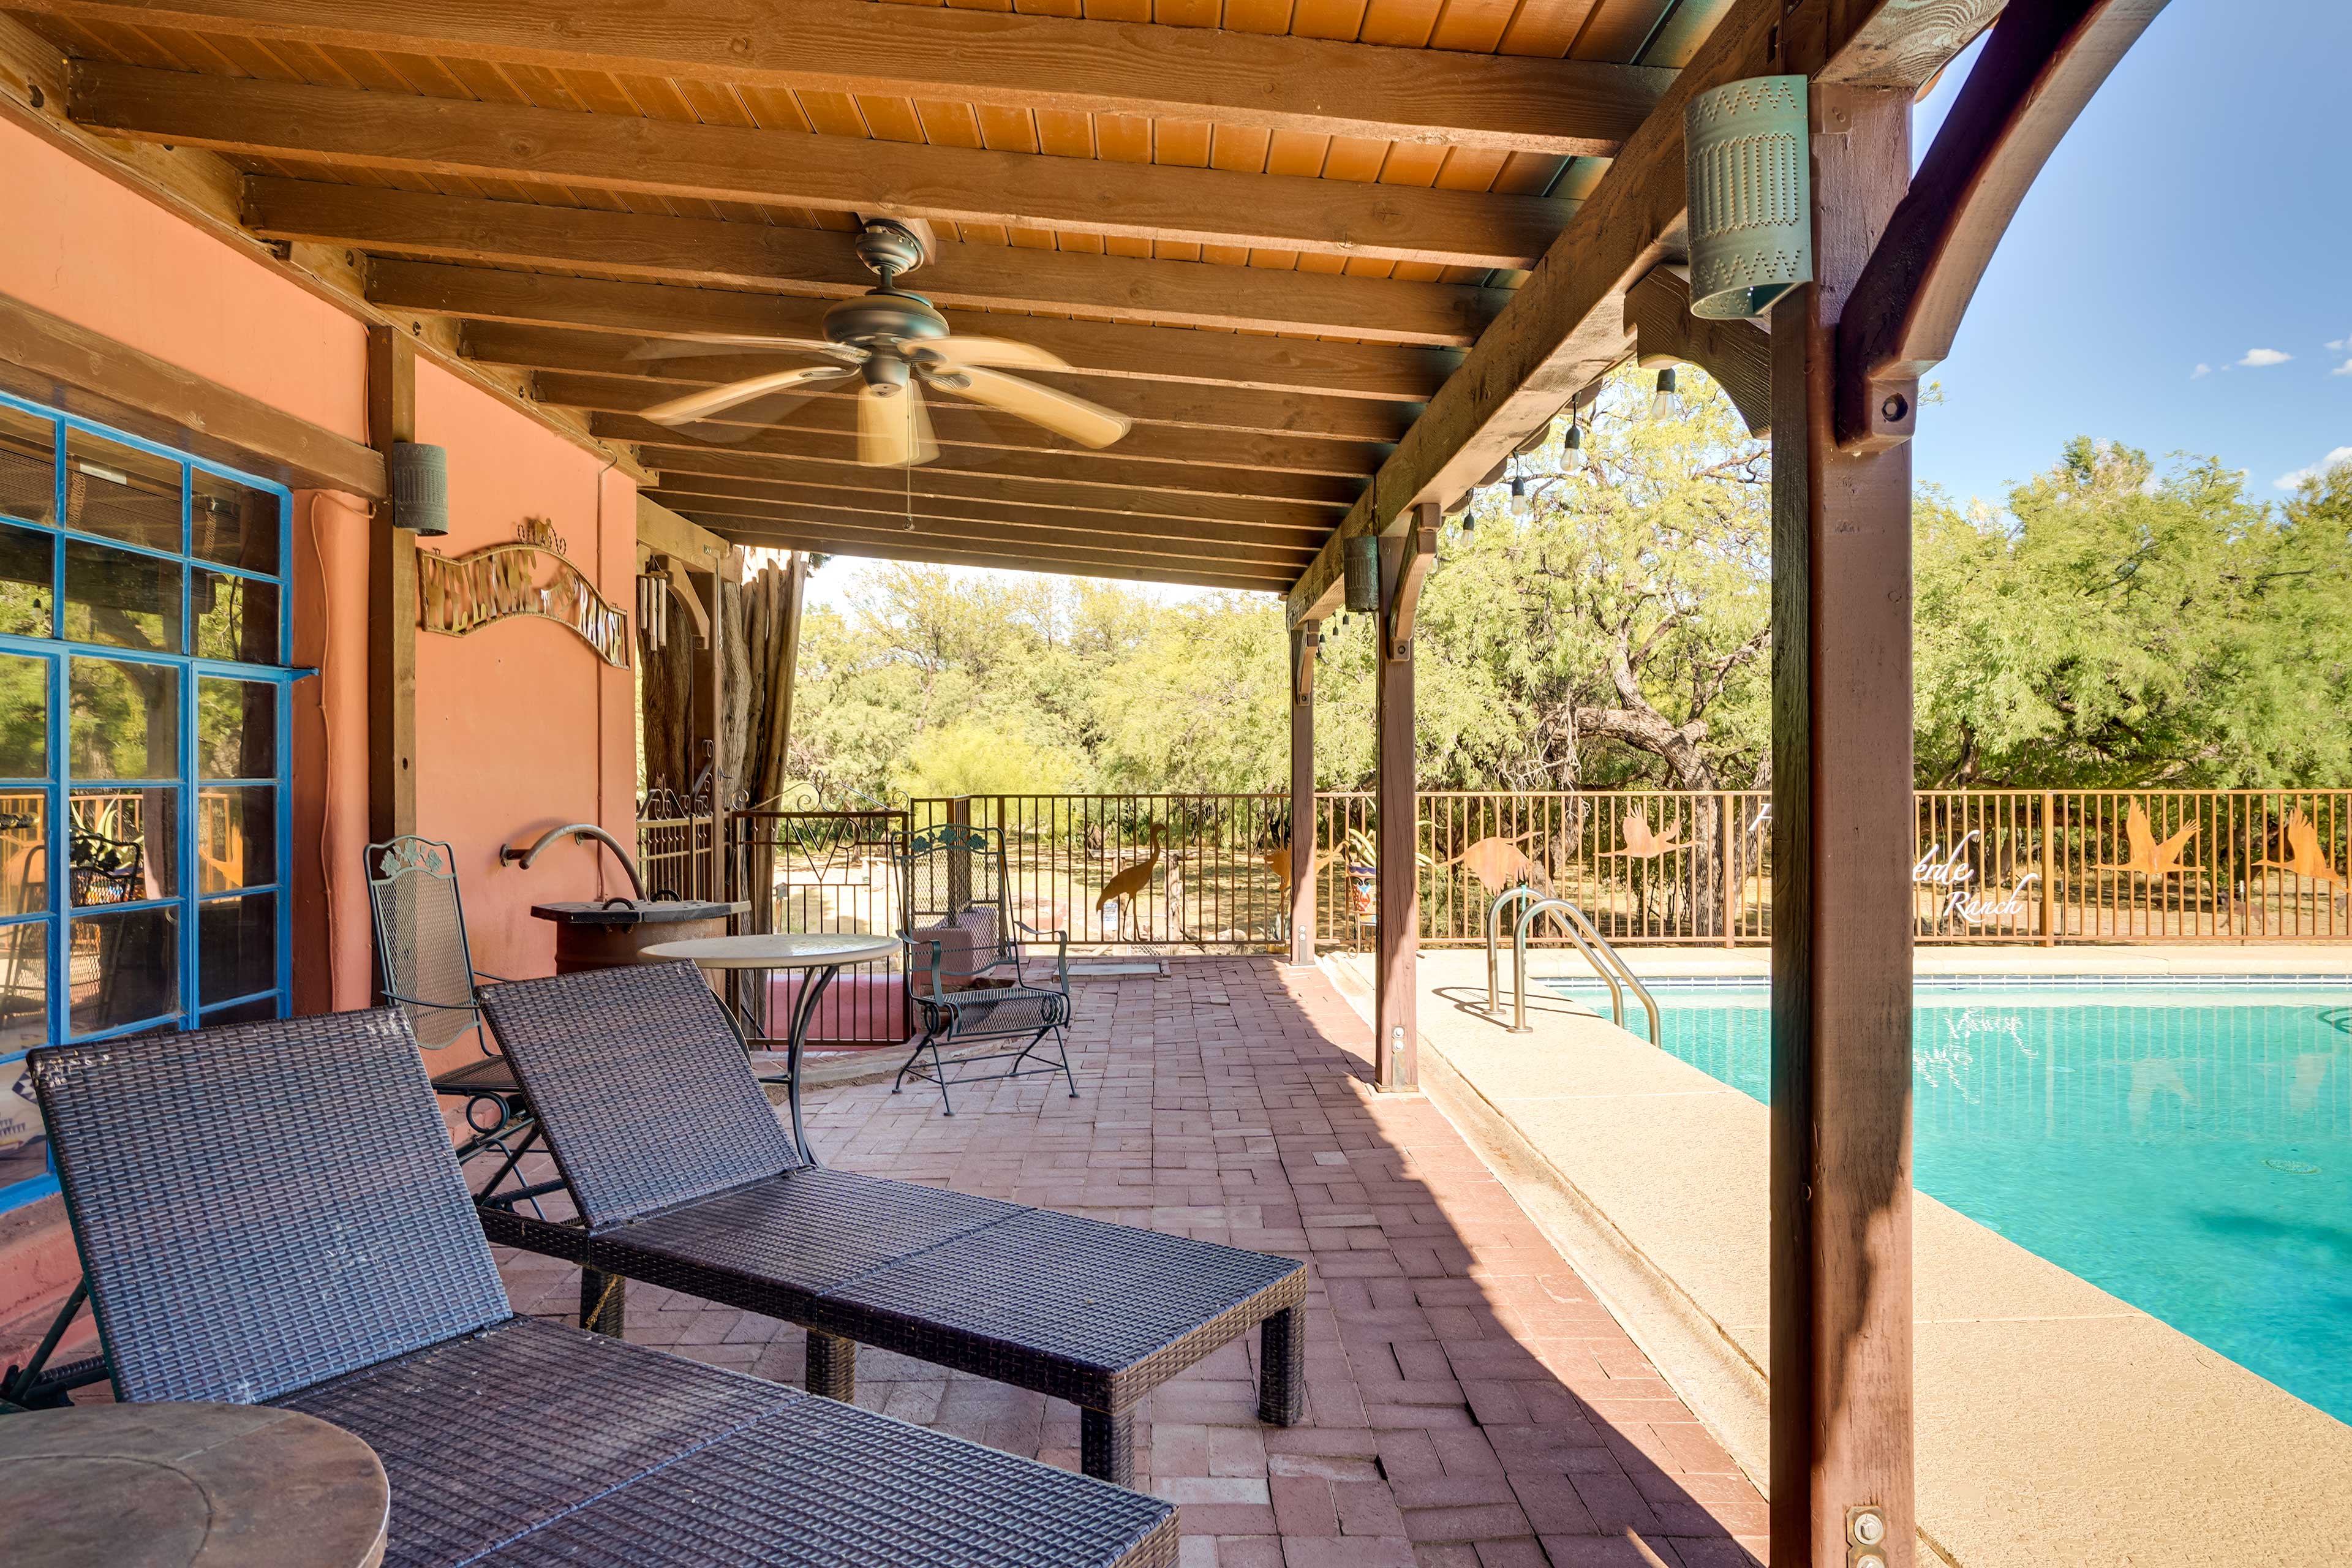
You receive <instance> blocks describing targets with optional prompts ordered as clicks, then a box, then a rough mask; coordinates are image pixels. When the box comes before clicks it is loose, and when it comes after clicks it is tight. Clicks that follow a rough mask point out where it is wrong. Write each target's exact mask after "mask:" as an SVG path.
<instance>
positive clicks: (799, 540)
mask: <svg viewBox="0 0 2352 1568" xmlns="http://www.w3.org/2000/svg"><path fill="white" fill-rule="evenodd" d="M683 515H685V516H687V517H688V518H690V519H691V520H692V521H696V522H698V523H700V524H701V525H702V526H703V527H705V528H707V529H709V530H710V531H712V532H713V533H716V534H718V535H719V537H720V538H722V539H726V540H730V541H732V542H735V543H738V544H752V545H766V546H769V547H771V548H773V549H780V550H808V551H814V552H818V553H821V554H825V555H857V556H865V557H869V558H874V559H879V560H884V561H920V562H929V563H934V564H939V565H950V566H990V567H995V568H997V569H999V570H1002V571H1008V572H1045V573H1052V574H1059V575H1062V576H1069V577H1118V578H1124V579H1126V580H1128V581H1129V582H1136V583H1177V584H1186V585H1188V586H1192V587H1197V588H1231V589H1235V590H1241V591H1255V592H1258V593H1264V594H1279V593H1281V592H1282V585H1283V583H1284V581H1285V579H1286V575H1287V574H1286V569H1284V568H1281V567H1249V566H1245V565H1229V564H1227V563H1223V562H1221V561H1219V560H1218V559H1217V558H1216V557H1215V555H1214V554H1213V553H1212V554H1207V555H1202V556H1193V557H1173V556H1171V557H1164V558H1160V559H1153V558H1150V557H1144V556H1134V555H1120V554H1114V553H1110V552H1102V551H1061V550H1048V549H1045V548H1043V547H1039V546H1008V545H1002V544H998V545H992V544H990V543H989V542H986V541H982V540H973V539H963V538H956V537H951V536H938V537H934V536H931V535H928V534H925V533H923V532H920V531H918V532H913V533H909V532H908V531H907V529H906V525H905V524H904V522H903V521H902V522H900V523H898V524H897V525H895V526H884V527H880V528H871V527H858V526H855V525H853V524H851V523H848V522H845V521H834V520H828V519H825V518H822V517H817V516H814V515H808V516H793V515H786V514H777V515H768V514H767V513H765V512H763V511H759V510H723V508H722V507H705V508H698V509H696V510H691V511H688V512H686V513H684V514H683Z"/></svg>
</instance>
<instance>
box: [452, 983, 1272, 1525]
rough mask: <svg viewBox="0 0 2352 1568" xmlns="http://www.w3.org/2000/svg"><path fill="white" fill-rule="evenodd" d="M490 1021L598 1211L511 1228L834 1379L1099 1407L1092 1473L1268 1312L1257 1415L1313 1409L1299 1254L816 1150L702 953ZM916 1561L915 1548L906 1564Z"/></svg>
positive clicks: (1106, 1474) (573, 1178)
mask: <svg viewBox="0 0 2352 1568" xmlns="http://www.w3.org/2000/svg"><path fill="white" fill-rule="evenodd" d="M482 1008H483V1011H484V1012H485V1013H486V1014H487V1015H488V1017H489V1021H490V1027H491V1028H492V1029H494V1030H496V1031H497V1032H498V1036H499V1040H500V1041H501V1042H502V1043H503V1044H504V1045H505V1047H506V1050H507V1056H508V1058H509V1060H511V1061H512V1062H513V1063H514V1065H515V1071H516V1073H517V1074H518V1075H519V1076H520V1078H521V1079H522V1083H523V1088H524V1089H525V1090H526V1091H527V1092H528V1093H529V1094H530V1100H531V1104H532V1106H533V1107H534V1108H535V1110H536V1111H537V1114H538V1116H539V1118H540V1124H541V1128H542V1129H544V1131H545V1132H546V1134H547V1143H548V1149H549V1152H551V1153H552V1154H553V1156H554V1158H555V1163H556V1166H557V1168H558V1169H559V1170H561V1171H562V1173H563V1177H564V1180H565V1182H566V1184H568V1186H569V1188H570V1190H571V1194H572V1201H573V1203H574V1205H576V1206H577V1208H578V1210H579V1213H580V1215H581V1217H580V1219H578V1220H577V1221H572V1222H565V1223H556V1222H552V1221H549V1220H546V1219H540V1218H533V1217H531V1216H529V1215H522V1214H520V1213H517V1212H515V1210H514V1209H512V1208H511V1207H508V1206H504V1205H499V1204H498V1203H496V1202H491V1203H487V1204H484V1205H481V1209H480V1214H481V1220H482V1228H483V1229H484V1230H485V1231H486V1232H488V1235H489V1237H490V1239H491V1240H493V1241H496V1242H499V1243H502V1244H504V1245H506V1246H509V1247H521V1248H523V1249H524V1250H526V1251H530V1252H537V1253H541V1254H543V1255H545V1256H548V1257H551V1258H562V1259H563V1260H564V1261H565V1262H568V1263H574V1264H578V1265H579V1266H580V1267H581V1268H582V1269H583V1272H586V1273H588V1274H590V1275H591V1276H592V1278H591V1279H587V1280H583V1290H582V1297H583V1301H586V1300H592V1299H593V1300H595V1301H596V1302H597V1304H598V1307H599V1309H600V1310H599V1313H598V1318H599V1321H603V1322H607V1323H610V1324H611V1326H612V1327H613V1328H614V1330H615V1331H618V1329H619V1328H620V1326H621V1318H622V1315H623V1314H622V1313H621V1312H620V1311H618V1310H614V1311H613V1312H612V1314H611V1316H610V1317H609V1318H606V1317H604V1316H603V1313H602V1310H601V1309H602V1308H603V1306H604V1303H605V1302H606V1301H607V1300H611V1301H613V1304H614V1306H615V1307H617V1306H618V1305H619V1302H618V1300H617V1299H616V1293H615V1292H613V1291H612V1290H611V1289H610V1288H609V1287H606V1286H601V1285H600V1282H599V1281H597V1280H596V1279H593V1276H612V1277H617V1278H618V1279H640V1280H643V1281H645V1282H646V1283H647V1284H650V1285H658V1286H660V1287H662V1288H663V1289H669V1290H678V1291H683V1292H685V1293H686V1294H688V1295H693V1296H700V1297H703V1298H705V1299H707V1300H713V1301H719V1302H723V1303H725V1304H727V1305H729V1306H732V1307H740V1308H743V1309H745V1310H750V1311H754V1312H759V1313H762V1314H764V1315H766V1316H769V1317H773V1318H782V1319H785V1320H787V1321H791V1322H795V1323H800V1324H802V1325H803V1326H805V1327H806V1328H807V1329H808V1331H809V1339H808V1382H809V1391H810V1392H811V1393H813V1394H830V1395H831V1396H833V1397H834V1398H836V1399H841V1400H847V1399H849V1398H850V1397H851V1396H852V1395H853V1394H855V1393H856V1378H857V1347H858V1345H859V1344H861V1343H864V1344H869V1345H874V1346H876V1347H877V1348H879V1349H882V1350H887V1351H893V1352H898V1354H901V1355H906V1356H911V1357H913V1358H915V1359H916V1360H918V1361H924V1362H929V1363H932V1364H933V1365H936V1366H945V1367H952V1368H954V1369H956V1370H957V1371H960V1372H969V1373H977V1374H978V1375H980V1376H982V1377H987V1378H993V1379H995V1380H996V1381H998V1382H1000V1383H1009V1384H1013V1385H1015V1386H1016V1387H1020V1388H1026V1389H1030V1390H1033V1391H1034V1392H1036V1393H1040V1394H1047V1395H1049V1396H1051V1397H1053V1398H1056V1399H1066V1400H1068V1401H1069V1402H1070V1403H1071V1404H1073V1405H1077V1406H1078V1409H1079V1427H1078V1430H1079V1457H1080V1462H1081V1464H1082V1465H1083V1466H1084V1468H1085V1469H1086V1472H1087V1474H1088V1475H1090V1476H1097V1477H1100V1478H1102V1479H1106V1480H1112V1481H1120V1482H1124V1481H1126V1480H1127V1479H1129V1477H1131V1476H1132V1475H1133V1473H1134V1462H1135V1454H1134V1411H1135V1406H1136V1405H1137V1403H1138V1402H1139V1401H1140V1400H1141V1399H1142V1398H1143V1397H1144V1395H1146V1394H1150V1392H1151V1391H1152V1389H1154V1388H1155V1387H1157V1386H1159V1385H1160V1384H1162V1383H1164V1382H1166V1381H1167V1380H1168V1379H1169V1378H1171V1377H1173V1376H1175V1375H1176V1374H1177V1373H1180V1372H1182V1371H1183V1370H1184V1369H1185V1368H1186V1367H1188V1366H1191V1365H1192V1364H1193V1363H1196V1362H1198V1361H1200V1360H1201V1358H1202V1357H1203V1356H1205V1355H1208V1354H1209V1353H1210V1352H1213V1351H1214V1350H1216V1349H1217V1348H1218V1347H1219V1346H1221V1345H1223V1344H1226V1343H1228V1342H1231V1341H1233V1340H1235V1339H1238V1338H1240V1337H1241V1336H1242V1335H1243V1334H1245V1333H1247V1332H1248V1331H1250V1329H1251V1328H1252V1327H1254V1326H1261V1325H1262V1336H1263V1339H1262V1343H1263V1350H1262V1353H1261V1356H1260V1368H1259V1382H1258V1416H1259V1419H1261V1420H1263V1421H1266V1422H1268V1423H1271V1424H1274V1425H1276V1426H1289V1425H1292V1424H1293V1423H1295V1422H1297V1421H1298V1420H1300V1419H1301V1418H1302V1417H1303V1416H1304V1415H1305V1404H1306V1395H1305V1375H1306V1362H1305V1353H1306V1325H1305V1308H1304V1306H1303V1303H1304V1301H1305V1300H1306V1295H1307V1270H1306V1268H1304V1267H1303V1266H1302V1265H1300V1264H1298V1263H1296V1262H1294V1261H1292V1260H1291V1259H1290V1258H1277V1257H1273V1256H1270V1255H1268V1254H1265V1253H1262V1252H1247V1251H1244V1250H1243V1249H1241V1248H1239V1247H1226V1246H1223V1245H1220V1244H1218V1243H1215V1242H1208V1241H1196V1240H1193V1239H1192V1238H1191V1237H1181V1236H1163V1235H1160V1233H1158V1232H1156V1231H1148V1230H1139V1229H1136V1228H1134V1227H1133V1226H1123V1225H1107V1224H1105V1223H1103V1222H1102V1221H1099V1220H1093V1219H1086V1218H1081V1217H1079V1216H1078V1215H1066V1214H1058V1213H1055V1212H1054V1211H1052V1210H1050V1209H1038V1208H1028V1207H1024V1206H1022V1205H1017V1204H1009V1203H1003V1202H1000V1201H998V1200H997V1199H994V1198H984V1197H975V1196H972V1195H971V1194H965V1193H957V1192H948V1191H942V1190H941V1189H940V1188H937V1187H927V1186H921V1185H918V1184H915V1183H911V1182H894V1181H887V1180H885V1179H883V1178H881V1177H877V1176H862V1175H858V1174H856V1173H852V1172H848V1171H836V1170H831V1169H827V1168H825V1167H823V1166H818V1165H812V1164H810V1163H807V1161H806V1160H805V1159H804V1157H803V1154H802V1152H801V1150H800V1147H799V1145H798V1143H797V1142H795V1141H794V1140H793V1136H792V1134H791V1133H790V1132H789V1131H786V1130H785V1128H784V1127H783V1125H782V1122H781V1121H779V1120H778V1118H777V1116H776V1111H775V1108H774V1107H773V1106H772V1105H770V1104H769V1103H768V1099H767V1096H766V1095H765V1094H764V1093H763V1092H761V1089H760V1086H759V1084H758V1083H757V1082H756V1081H755V1080H754V1079H753V1078H752V1076H751V1065H750V1063H749V1062H747V1061H746V1060H745V1058H744V1056H743V1048H742V1047H741V1046H740V1044H738V1043H737V1041H736V1037H735V1034H734V1031H733V1030H732V1029H731V1028H730V1026H729V1025H728V1021H727V1016H726V1011H725V1009H724V1007H723V1006H722V1005H720V1003H719V999H718V998H717V997H715V996H713V995H712V994H710V988H709V986H708V985H706V984H703V982H702V979H701V977H700V975H698V973H696V971H695V969H694V967H693V965H691V964H687V963H663V964H645V965H641V966H638V967H636V968H631V969H602V970H591V971H586V972H583V973H575V974H559V975H556V976H555V977H553V978H552V979H548V980H521V981H516V982H514V983H512V984H506V985H495V986H492V987H491V988H490V989H489V990H488V992H487V993H485V994H484V995H483V997H482ZM905 1561H910V1562H911V1561H913V1559H905Z"/></svg>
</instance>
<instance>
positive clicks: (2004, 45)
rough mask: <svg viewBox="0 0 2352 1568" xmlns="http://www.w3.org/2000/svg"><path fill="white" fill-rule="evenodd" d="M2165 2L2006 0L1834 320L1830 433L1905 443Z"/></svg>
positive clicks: (1858, 444)
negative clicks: (2062, 161) (1989, 274)
mask: <svg viewBox="0 0 2352 1568" xmlns="http://www.w3.org/2000/svg"><path fill="white" fill-rule="evenodd" d="M2164 5H2165V0H2010V5H2009V7H2008V8H2007V9H2006V10H2004V11H2003V12H2002V13H2001V14H2000V21H1998V22H1996V23H1995V24H1993V28H1992V32H1991V34H1990V37H1987V38H1986V40H1985V47H1984V53H1983V55H1981V56H1980V57H1979V58H1978V60H1977V63H1976V65H1975V67H1974V68H1972V69H1971V70H1970V71H1969V78H1968V80H1966V81H1965V82H1963V83H1961V84H1960V90H1959V96H1958V98H1957V99H1956V100H1954V101H1953V104H1952V110H1951V113H1950V114H1949V115H1948V117H1947V118H1946V120H1945V121H1944V128H1943V130H1942V131H1941V132H1938V133H1937V137H1936V140H1935V142H1934V144H1933V145H1931V146H1930V147H1929V148H1928V149H1927V157H1926V158H1925V159H1923V160H1921V162H1920V164H1919V172H1918V174H1916V175H1915V176H1913V178H1912V181H1911V189H1910V192H1909V194H1908V195H1905V196H1904V198H1903V200H1902V201H1901V203H1900V204H1898V205H1896V207H1895V213H1894V216H1892V217H1890V218H1889V219H1888V220H1887V225H1886V232H1885V234H1884V235H1883V236H1881V237H1880V238H1879V241H1878V245H1877V247H1876V248H1875V249H1874V250H1873V251H1872V252H1871V257H1870V261H1869V263H1868V264H1867V265H1866V266H1864V268H1863V271H1862V276H1861V277H1860V278H1858V279H1855V281H1854V287H1853V293H1852V294H1851V295H1850V296H1848V297H1847V299H1846V301H1845V304H1844V307H1843V310H1842V311H1841V312H1840V315H1839V319H1838V334H1837V337H1838V341H1837V404H1836V415H1837V438H1838V445H1839V446H1840V447H1843V448H1844V449H1845V450H1846V451H1849V452H1874V451H1884V450H1885V449H1886V448H1887V447H1895V446H1899V445H1901V444H1902V443H1903V442H1905V441H1907V440H1909V439H1910V438H1911V436H1912V433H1913V431H1914V430H1915V429H1916V425H1917V419H1918V412H1919V378H1920V377H1921V376H1923V375H1925V374H1927V372H1928V371H1930V370H1933V369H1934V368H1935V367H1936V366H1937V365H1938V364H1940V363H1943V360H1944V358H1945V356H1946V355H1948V354H1949V353H1951V349H1952V337H1953V334H1954V333H1956V332H1957V331H1959V325H1960V318H1961V317H1962V316H1963V315H1965V314H1966V313H1967V311H1968V308H1969V300H1971V299H1972V298H1974V297H1975V294H1976V291H1977V284H1978V283H1979V281H1980V280H1981V279H1983V277H1984V269H1985V264H1986V263H1987V262H1988V261H1990V259H1991V258H1992V253H1993V248H1994V247H1996V246H1998V245H1999V244H2000V238H2001V236H2002V235H2003V234H2004V233H2006V232H2007V231H2008V228H2009V223H2010V219H2011V218H2012V217H2014V216H2016V214H2017V206H2018V204H2019V202H2021V201H2022V200H2023V199H2024V196H2025V193H2026V191H2027V190H2028V189H2029V188H2030V187H2031V186H2032V184H2033V181H2034V178H2035V177H2036V176H2037V175H2039V174H2041V173H2042V164H2043V163H2046V162H2048V161H2049V157H2050V154H2051V153H2052V151H2053V149H2055V148H2056V147H2057V145H2058V141H2059V138H2060V137H2062V136H2063V135H2064V134H2065V133H2066V128H2067V127H2068V126H2070V125H2072V124H2073V123H2074V117H2075V116H2076V115H2078V114H2080V113H2081V112H2082V111H2083V106H2084V104H2085V103H2088V102H2089V101H2090V99H2091V95H2092V94H2093V93H2095V92H2096V91H2097V90H2098V89H2099V84H2100V83H2102V82H2104V81H2105V80H2106V79H2107V73H2108V72H2109V71H2111V70H2113V69H2114V68H2115V66H2116V61H2117V60H2119V59H2121V58H2123V56H2124V51H2125V50H2126V49H2128V48H2130V47H2131V46H2132V45H2133V44H2134V43H2135V42H2136V41H2137V39H2138V37H2139V36H2140V34H2141V33H2142V32H2144V31H2146V30H2147V25H2148V23H2150V22H2151V21H2153V20H2155V19H2156V14H2157V13H2158V12H2159V11H2161V10H2163V9H2164Z"/></svg>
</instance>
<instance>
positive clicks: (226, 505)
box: [188, 468, 278, 577]
mask: <svg viewBox="0 0 2352 1568" xmlns="http://www.w3.org/2000/svg"><path fill="white" fill-rule="evenodd" d="M188 490H189V494H188V553H189V554H191V555H194V556H197V557H200V558H201V559H203V560H205V561H217V562H219V563H221V564H223V565H225V566H242V567H244V568H245V569H246V570H247V571H248V572H261V573H266V574H268V575H270V576H273V577H274V576H276V575H277V574H278V498H277V497H276V496H274V495H272V494H270V493H269V492H268V490H257V489H250V488H248V487H247V486H245V485H241V484H238V483H237V482H236V480H235V479H223V478H222V477H221V476H220V475H218V474H208V473H205V471H204V470H203V469H201V468H196V469H191V470H190V472H189V480H188Z"/></svg>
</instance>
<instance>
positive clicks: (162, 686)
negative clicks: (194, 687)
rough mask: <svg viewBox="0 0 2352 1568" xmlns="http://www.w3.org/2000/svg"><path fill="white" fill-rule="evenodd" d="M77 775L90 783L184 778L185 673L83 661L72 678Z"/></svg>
mask: <svg viewBox="0 0 2352 1568" xmlns="http://www.w3.org/2000/svg"><path fill="white" fill-rule="evenodd" d="M71 700H72V703H73V771H74V776H75V777H76V778H85V779H169V778H177V777H179V776H180V672H179V671H178V670H176V669H173V668H171V667H170V666H168V665H161V664H128V663H117V662H116V661H114V660H112V659H104V658H78V659H76V660H74V661H73V674H72V677H71Z"/></svg>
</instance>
